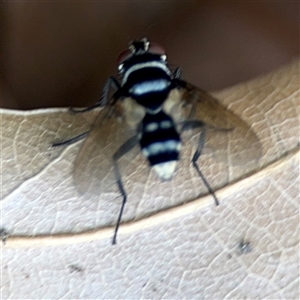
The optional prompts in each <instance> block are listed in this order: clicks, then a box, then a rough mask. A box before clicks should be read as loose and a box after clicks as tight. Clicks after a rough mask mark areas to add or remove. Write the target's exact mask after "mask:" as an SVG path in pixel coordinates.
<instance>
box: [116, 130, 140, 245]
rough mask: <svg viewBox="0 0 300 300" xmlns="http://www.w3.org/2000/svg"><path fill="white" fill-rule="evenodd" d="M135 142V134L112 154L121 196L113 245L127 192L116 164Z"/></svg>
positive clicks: (136, 142)
mask: <svg viewBox="0 0 300 300" xmlns="http://www.w3.org/2000/svg"><path fill="white" fill-rule="evenodd" d="M137 144H138V138H137V136H133V137H132V138H130V139H129V140H128V141H127V142H125V143H124V144H123V145H122V146H121V147H120V148H119V149H118V150H117V151H116V153H115V154H114V155H113V164H114V171H115V177H116V180H117V185H118V188H119V191H120V193H121V195H122V197H123V201H122V205H121V209H120V212H119V216H118V220H117V225H116V228H115V233H114V236H113V241H112V243H113V245H114V244H116V243H117V233H118V230H119V226H120V223H121V219H122V215H123V211H124V207H125V204H126V201H127V194H126V191H125V189H124V186H123V183H122V178H121V173H120V170H119V166H118V160H119V159H120V158H121V157H122V156H123V155H125V154H126V153H127V152H129V151H130V150H131V149H133V148H134V146H136V145H137Z"/></svg>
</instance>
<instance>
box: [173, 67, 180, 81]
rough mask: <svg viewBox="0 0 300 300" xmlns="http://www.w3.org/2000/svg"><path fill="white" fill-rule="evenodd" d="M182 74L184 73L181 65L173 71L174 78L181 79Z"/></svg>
mask: <svg viewBox="0 0 300 300" xmlns="http://www.w3.org/2000/svg"><path fill="white" fill-rule="evenodd" d="M181 74H182V71H181V69H180V68H179V67H177V68H176V69H175V70H174V71H173V74H172V75H173V78H174V79H180V78H181Z"/></svg>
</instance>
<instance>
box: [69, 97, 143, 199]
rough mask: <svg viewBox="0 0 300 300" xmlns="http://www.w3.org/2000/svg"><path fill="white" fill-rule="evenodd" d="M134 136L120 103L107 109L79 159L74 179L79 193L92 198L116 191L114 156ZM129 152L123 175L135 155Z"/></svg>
mask: <svg viewBox="0 0 300 300" xmlns="http://www.w3.org/2000/svg"><path fill="white" fill-rule="evenodd" d="M135 135H136V132H135V131H134V130H132V129H130V127H129V126H127V124H126V122H125V112H124V110H123V108H122V106H121V105H119V104H118V102H117V103H116V104H115V105H107V106H105V107H104V108H103V109H102V110H101V112H100V114H99V116H98V118H97V120H96V122H95V124H94V126H93V128H92V130H91V131H90V133H89V135H88V137H87V139H86V140H85V142H84V144H83V145H82V148H81V149H80V151H79V153H78V155H77V157H76V160H75V164H74V174H73V177H74V181H75V184H76V187H77V189H78V190H79V191H80V192H82V193H86V192H87V193H92V194H97V193H100V192H106V191H110V190H113V189H114V188H115V186H116V184H115V183H116V176H115V170H114V164H113V155H114V153H115V152H116V151H117V150H118V149H119V147H120V146H121V145H123V144H124V143H125V142H126V141H128V140H129V139H130V138H132V137H133V136H135ZM136 148H137V147H136ZM130 152H131V154H130ZM130 152H129V153H127V154H126V155H124V159H122V164H121V165H120V168H121V171H122V168H124V167H125V165H126V164H128V163H130V160H131V159H132V156H133V155H135V154H134V152H135V151H133V150H132V151H130Z"/></svg>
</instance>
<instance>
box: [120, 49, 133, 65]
mask: <svg viewBox="0 0 300 300" xmlns="http://www.w3.org/2000/svg"><path fill="white" fill-rule="evenodd" d="M132 55H133V53H132V51H131V50H130V49H126V50H124V51H123V52H121V54H120V55H119V56H118V59H117V64H118V66H120V65H121V64H123V63H124V61H125V60H127V59H128V58H130V57H131V56H132Z"/></svg>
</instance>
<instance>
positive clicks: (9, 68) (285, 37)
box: [0, 1, 300, 109]
mask: <svg viewBox="0 0 300 300" xmlns="http://www.w3.org/2000/svg"><path fill="white" fill-rule="evenodd" d="M0 5H1V13H0V22H1V24H0V25H1V26H0V30H1V47H0V54H1V64H0V65H1V107H5V108H16V109H32V108H40V107H54V106H88V105H91V104H92V103H94V102H96V101H97V100H98V98H99V95H100V94H101V90H102V86H103V84H104V82H105V80H106V79H107V77H109V76H110V75H114V74H116V73H117V69H116V58H117V56H118V54H119V53H120V52H121V51H122V50H124V49H125V48H126V47H127V45H128V42H129V41H130V40H132V39H134V38H140V37H144V36H146V37H148V38H149V39H150V40H152V41H155V42H157V43H160V44H161V45H163V46H164V47H165V48H166V50H167V54H168V60H169V63H171V64H174V65H178V66H180V67H181V68H182V70H183V78H184V79H186V80H188V81H190V82H191V83H194V84H196V85H198V86H199V87H201V88H204V89H206V90H217V89H221V88H224V87H227V86H230V85H233V84H236V83H238V82H242V81H245V80H248V79H250V78H253V77H256V76H258V75H260V74H263V73H266V72H268V71H271V70H273V69H276V68H278V67H280V66H281V65H284V64H286V63H289V62H290V61H291V60H292V59H293V58H295V57H297V56H298V55H299V6H300V4H299V2H298V1H297V2H283V1H282V2H267V1H257V2H251V3H250V2H224V3H223V2H211V1H190V2H183V1H157V2H152V1H149V2H148V1H140V2H135V1H132V2H131V1H127V2H125V1H124V2H122V1H118V2H114V1H111V2H106V1H98V2H73V3H72V2H25V1H24V2H2V3H1V4H0Z"/></svg>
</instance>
